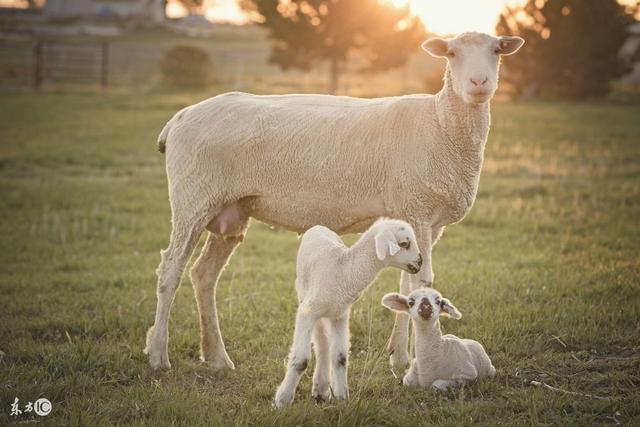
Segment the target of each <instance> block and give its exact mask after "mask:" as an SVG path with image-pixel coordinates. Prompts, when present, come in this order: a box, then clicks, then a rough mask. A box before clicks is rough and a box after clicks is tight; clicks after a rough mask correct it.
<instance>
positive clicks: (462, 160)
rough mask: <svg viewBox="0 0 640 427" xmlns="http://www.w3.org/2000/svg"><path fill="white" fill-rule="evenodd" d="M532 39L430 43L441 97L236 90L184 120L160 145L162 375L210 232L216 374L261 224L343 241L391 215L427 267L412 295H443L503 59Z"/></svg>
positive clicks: (404, 335)
mask: <svg viewBox="0 0 640 427" xmlns="http://www.w3.org/2000/svg"><path fill="white" fill-rule="evenodd" d="M523 42H524V41H523V40H522V39H521V38H519V37H506V36H503V37H493V36H490V35H487V34H480V33H464V34H462V35H460V36H458V37H456V38H453V39H448V40H445V39H437V38H436V39H431V40H428V41H426V42H425V43H424V44H423V46H422V47H423V48H424V50H426V51H427V52H429V53H430V54H432V55H434V56H437V57H446V58H447V67H446V71H445V77H444V87H443V88H442V90H441V91H440V92H439V93H438V94H436V95H409V96H400V97H391V98H379V99H358V98H350V97H337V96H325V95H274V96H256V95H250V94H244V93H228V94H224V95H220V96H216V97H214V98H211V99H208V100H206V101H203V102H200V103H198V104H195V105H192V106H190V107H187V108H184V109H183V110H181V111H179V112H178V113H177V114H176V115H175V116H174V117H173V118H172V119H171V120H169V122H168V123H167V124H166V126H165V127H164V129H163V130H162V132H161V133H160V137H159V140H158V144H159V148H160V151H161V152H164V151H165V150H166V168H167V177H168V184H169V200H170V204H171V211H172V231H171V237H170V241H169V246H168V248H167V249H166V250H164V251H162V252H161V258H162V260H161V262H160V266H159V267H158V270H157V273H158V288H157V297H158V301H157V309H156V317H155V322H154V325H153V326H152V327H151V328H150V329H149V332H148V333H147V347H146V349H145V352H146V353H147V354H148V355H149V362H150V364H151V367H152V368H153V369H157V368H170V367H171V365H170V363H169V356H168V351H167V342H168V320H169V311H170V309H171V304H172V302H173V298H174V296H175V292H176V289H177V287H178V285H179V283H180V279H181V277H182V274H183V271H184V268H185V266H186V264H187V262H188V260H189V258H190V256H191V254H192V252H193V249H194V247H195V246H196V243H197V241H198V238H199V236H200V235H201V233H202V232H204V230H205V229H206V230H208V231H209V235H208V238H207V241H206V243H205V245H204V247H203V249H202V252H201V254H200V257H199V258H198V260H197V261H196V262H195V264H194V266H193V268H192V270H191V279H192V282H193V286H194V288H195V296H196V300H197V304H198V310H199V313H200V328H201V341H200V352H201V357H202V359H203V360H204V361H206V362H207V363H208V364H209V365H210V366H212V367H213V368H223V367H229V368H232V369H233V368H234V365H233V362H232V361H231V359H230V358H229V356H228V355H227V352H226V350H225V347H224V343H223V341H222V337H221V335H220V329H219V326H218V316H217V311H216V303H215V287H216V283H217V281H218V277H219V276H220V273H221V271H222V269H223V268H224V266H225V265H226V263H227V261H228V259H229V257H230V256H231V254H232V253H233V251H234V249H235V248H236V247H237V246H238V244H239V243H240V242H242V239H243V237H244V234H245V233H246V230H247V226H248V222H249V218H250V217H253V218H256V219H258V220H260V221H263V222H265V223H268V224H272V225H275V226H280V227H283V228H285V229H287V230H292V231H296V232H298V233H302V232H304V231H305V230H307V229H309V228H310V227H312V226H314V225H318V224H320V225H323V226H325V227H328V228H330V229H331V230H334V231H335V232H337V233H339V234H344V233H353V232H361V231H364V230H366V229H367V228H368V227H369V226H370V225H371V224H372V223H373V222H374V221H375V220H377V219H378V218H380V217H382V216H387V217H391V218H397V219H402V220H405V221H407V222H409V223H410V224H411V225H412V226H413V227H414V229H415V232H416V238H417V240H418V244H419V246H420V249H421V251H422V253H423V256H424V265H423V268H422V270H421V271H420V273H419V274H417V275H415V276H410V275H408V274H407V273H404V272H403V273H402V276H401V285H400V291H401V292H402V293H403V294H408V293H409V292H410V290H411V289H413V288H415V287H417V286H418V285H419V284H425V285H429V286H430V285H431V284H432V283H433V271H432V265H431V248H432V246H433V244H434V243H435V242H436V241H437V240H438V238H439V237H440V235H441V234H442V231H443V228H444V226H446V225H447V224H452V223H455V222H457V221H460V220H461V219H462V218H463V217H464V216H465V214H466V213H467V212H468V211H469V209H470V208H471V205H472V204H473V202H474V199H475V197H476V191H477V189H478V181H479V177H480V169H481V167H482V160H483V152H484V146H485V143H486V141H487V136H488V133H489V122H490V117H489V100H490V99H491V97H492V96H493V93H494V92H495V89H496V86H497V81H498V68H499V63H500V56H501V55H511V54H513V53H515V52H516V51H517V50H518V49H519V48H520V46H522V43H523ZM407 340H408V317H407V316H406V314H398V315H397V317H396V323H395V325H394V329H393V332H392V337H391V340H390V347H389V351H390V354H391V363H392V365H393V366H396V367H400V366H406V365H407V364H408V362H409V356H408V353H407Z"/></svg>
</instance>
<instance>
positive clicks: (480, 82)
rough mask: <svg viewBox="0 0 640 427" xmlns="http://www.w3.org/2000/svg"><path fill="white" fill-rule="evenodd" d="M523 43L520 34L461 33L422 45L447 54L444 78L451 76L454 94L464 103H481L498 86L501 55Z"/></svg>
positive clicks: (433, 53) (438, 52) (487, 99)
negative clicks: (498, 35)
mask: <svg viewBox="0 0 640 427" xmlns="http://www.w3.org/2000/svg"><path fill="white" fill-rule="evenodd" d="M523 43H524V39H522V38H520V37H513V36H501V37H494V36H490V35H489V34H483V33H463V34H460V35H459V36H457V37H455V38H451V39H440V38H434V39H429V40H427V41H425V42H424V43H423V44H422V48H423V49H424V50H426V51H427V52H429V53H430V54H431V55H433V56H436V57H444V58H447V62H448V64H447V71H446V73H447V74H446V76H445V79H451V83H452V85H453V90H454V92H455V93H456V95H458V96H459V97H460V98H462V99H463V100H464V101H465V102H467V103H470V104H482V103H484V102H487V101H489V100H490V99H491V97H492V96H493V94H494V93H495V91H496V88H497V87H498V69H499V67H500V57H501V56H506V55H512V54H514V53H516V52H517V51H518V49H520V47H521V46H522V44H523Z"/></svg>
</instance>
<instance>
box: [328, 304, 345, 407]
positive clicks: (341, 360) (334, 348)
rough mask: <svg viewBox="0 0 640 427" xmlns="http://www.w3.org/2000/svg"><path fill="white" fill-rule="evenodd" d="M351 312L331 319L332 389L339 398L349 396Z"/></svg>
mask: <svg viewBox="0 0 640 427" xmlns="http://www.w3.org/2000/svg"><path fill="white" fill-rule="evenodd" d="M348 362H349V312H348V311H347V312H346V313H345V314H344V315H343V316H342V317H340V318H338V319H332V320H331V389H332V391H333V395H334V397H336V398H337V399H348V398H349V386H348V384H347V370H348Z"/></svg>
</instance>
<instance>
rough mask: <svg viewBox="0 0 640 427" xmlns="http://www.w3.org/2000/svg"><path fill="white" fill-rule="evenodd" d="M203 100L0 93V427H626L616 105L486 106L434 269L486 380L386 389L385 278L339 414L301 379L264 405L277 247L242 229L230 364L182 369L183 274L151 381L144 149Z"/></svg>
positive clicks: (189, 304) (631, 222)
mask: <svg viewBox="0 0 640 427" xmlns="http://www.w3.org/2000/svg"><path fill="white" fill-rule="evenodd" d="M205 96H208V94H204V93H199V94H186V95H185V94H182V95H175V94H146V95H142V94H138V95H135V96H132V95H124V94H122V95H121V94H111V95H103V96H96V95H95V94H94V95H91V94H85V95H63V94H55V93H50V94H41V95H34V94H13V95H0V105H2V114H0V130H1V132H0V134H1V136H0V195H1V196H0V217H1V218H2V220H1V221H0V230H1V236H2V238H1V239H0V270H1V274H0V295H1V297H0V384H1V385H2V387H0V405H1V406H0V424H7V423H11V422H18V421H23V422H24V421H29V420H36V421H41V422H45V423H47V424H49V423H50V424H52V425H59V424H73V425H77V424H82V425H103V424H124V423H130V424H138V425H142V424H145V425H154V424H180V425H186V424H209V425H212V424H213V425H219V424H225V425H247V424H256V425H274V424H275V425H281V424H282V425H406V424H446V425H468V424H473V423H480V424H484V425H496V424H518V425H520V424H575V425H578V424H579V425H591V424H617V423H622V424H627V425H634V424H635V425H638V424H640V391H638V390H639V386H640V323H639V318H640V281H639V277H640V257H639V256H638V253H639V252H640V224H639V219H640V120H638V117H640V107H637V106H635V107H631V106H615V105H598V104H565V103H496V104H494V106H493V126H492V130H491V135H490V139H489V143H488V146H487V149H486V153H485V159H486V162H485V166H484V170H483V174H482V180H481V186H480V191H479V194H478V198H477V200H476V203H475V206H474V208H473V210H472V211H471V213H470V214H469V216H468V217H467V218H466V219H465V220H464V221H463V222H462V223H460V224H457V225H452V226H450V227H449V228H448V229H447V230H446V231H445V234H444V236H443V238H442V240H441V241H440V242H439V243H438V245H437V246H436V248H435V251H434V270H435V273H436V287H437V288H438V289H440V290H441V291H442V292H443V294H444V295H445V296H447V297H449V298H450V299H451V300H452V301H453V302H454V303H455V304H456V305H457V306H458V307H459V308H460V310H461V311H462V312H463V315H464V316H463V318H462V320H460V321H453V320H444V321H443V328H444V330H445V331H446V332H448V333H454V334H457V335H459V336H463V337H469V338H474V339H477V340H479V341H481V342H482V343H484V345H485V346H486V349H487V351H488V353H489V355H490V356H491V357H492V359H493V362H494V364H495V366H496V368H497V370H498V376H497V377H496V378H495V379H493V380H487V381H482V382H478V383H474V384H470V385H468V386H465V387H462V388H460V389H459V390H457V391H451V392H447V393H434V392H432V391H428V390H426V391H415V390H413V391H412V390H407V389H405V388H403V387H401V386H400V385H399V384H398V380H397V379H395V378H394V376H393V375H392V373H391V372H390V369H389V365H388V361H387V355H386V354H385V351H384V348H385V343H386V341H387V339H388V337H389V333H390V330H391V326H392V324H393V316H392V314H391V313H390V312H388V311H386V310H385V309H383V308H382V307H381V306H380V298H381V296H382V295H383V294H384V293H386V292H389V291H392V290H395V289H396V288H397V282H398V273H397V271H386V272H384V273H383V274H382V275H381V276H380V277H379V280H378V281H377V283H376V284H375V285H374V286H373V287H372V288H371V289H370V290H369V291H368V292H366V293H365V294H364V296H363V298H362V299H361V300H360V301H359V302H358V303H357V304H356V305H355V306H354V309H353V313H352V319H351V333H352V348H351V359H350V372H349V377H350V392H351V399H350V401H349V402H348V403H336V402H330V403H328V404H323V405H316V404H315V403H314V402H313V401H312V400H311V398H310V386H311V371H308V372H307V374H306V375H305V376H304V377H303V379H302V382H301V386H300V388H299V391H298V394H297V396H296V401H295V403H294V405H293V406H292V407H291V408H290V409H288V410H286V411H283V412H276V411H274V410H272V409H271V400H272V397H273V394H274V392H275V389H276V387H277V385H278V384H279V382H280V381H281V379H282V377H283V375H284V362H283V361H284V359H285V357H286V354H287V350H288V347H289V345H290V343H291V337H292V331H293V319H294V313H295V307H296V305H295V297H294V289H293V281H294V276H295V271H294V269H295V268H294V265H295V254H296V248H297V240H296V236H295V234H293V233H289V232H285V231H282V230H277V229H271V228H269V227H267V226H264V225H262V224H260V223H257V222H254V223H253V225H252V227H251V229H250V231H249V234H248V236H247V239H246V241H245V243H244V245H243V246H241V247H240V249H239V250H238V251H237V253H236V255H235V257H234V258H233V259H232V261H231V263H230V265H229V267H228V268H227V270H226V271H225V273H224V275H223V276H222V279H221V281H220V285H219V288H218V305H219V310H220V317H221V327H222V331H223V336H224V338H225V341H226V344H227V348H228V351H229V354H230V355H231V357H232V359H233V360H234V362H235V363H236V366H237V369H236V370H235V371H233V372H229V371H227V372H212V371H211V370H210V369H209V368H208V367H206V366H204V365H203V364H201V363H200V362H199V361H198V337H199V333H198V317H197V310H196V306H195V302H194V298H193V291H192V288H191V286H190V284H189V279H188V278H185V279H184V281H183V284H182V286H181V289H180V290H179V292H178V295H177V298H176V301H175V304H174V308H173V313H172V317H171V323H170V346H169V347H170V357H171V361H172V364H173V369H172V370H171V371H168V372H161V373H155V374H154V373H152V372H150V370H149V368H148V365H147V361H146V357H145V356H144V355H143V353H142V348H143V346H144V335H145V332H146V330H147V328H148V327H149V326H150V325H151V323H152V322H153V316H154V309H155V282H156V277H155V274H154V270H155V268H156V266H157V264H158V261H159V250H160V249H161V248H164V247H165V246H166V245H167V238H168V235H169V227H170V223H169V208H168V203H167V195H166V178H165V175H164V159H163V157H162V156H161V155H160V154H159V153H158V152H157V151H156V148H155V140H156V136H157V134H158V132H159V131H160V129H161V128H162V125H163V124H164V122H165V121H166V120H167V119H168V118H169V117H170V116H171V115H172V114H173V113H174V112H175V111H177V110H178V109H179V108H181V107H182V106H184V105H187V104H189V103H192V102H194V101H197V100H199V99H202V98H203V97H205ZM351 240H353V238H351ZM398 374H399V373H398ZM532 380H536V381H543V382H545V383H547V384H549V385H552V386H554V387H558V388H561V389H563V390H566V391H571V392H579V393H583V394H587V395H592V396H599V397H603V398H604V399H596V398H593V397H588V396H579V395H572V394H566V393H560V392H554V391H549V390H545V389H540V388H537V387H534V386H532V385H530V384H529V381H532ZM16 397H18V398H19V399H20V404H21V406H22V405H23V404H25V403H26V402H27V401H35V400H36V399H37V398H39V397H46V398H48V399H49V400H51V401H52V402H53V412H52V413H51V414H50V415H49V416H48V417H46V418H39V417H38V416H35V415H33V414H22V415H20V416H19V417H11V416H10V404H11V403H12V402H13V401H14V399H15V398H16Z"/></svg>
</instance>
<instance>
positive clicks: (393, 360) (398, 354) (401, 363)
mask: <svg viewBox="0 0 640 427" xmlns="http://www.w3.org/2000/svg"><path fill="white" fill-rule="evenodd" d="M389 363H390V364H391V368H392V369H393V370H394V371H399V372H404V370H405V369H406V368H407V367H408V366H409V353H407V352H406V351H394V352H393V353H391V356H389Z"/></svg>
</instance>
